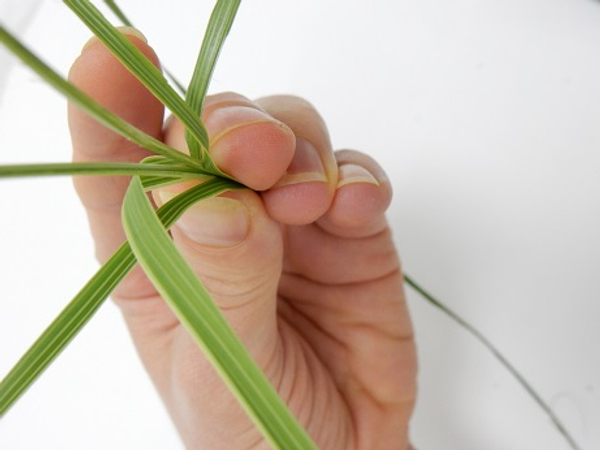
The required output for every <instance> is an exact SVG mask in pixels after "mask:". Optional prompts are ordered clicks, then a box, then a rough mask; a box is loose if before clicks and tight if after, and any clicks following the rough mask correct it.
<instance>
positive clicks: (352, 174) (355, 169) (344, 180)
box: [337, 164, 379, 188]
mask: <svg viewBox="0 0 600 450" xmlns="http://www.w3.org/2000/svg"><path fill="white" fill-rule="evenodd" d="M354 183H370V184H374V185H375V186H379V182H378V181H377V179H376V178H375V177H374V176H373V174H372V173H371V172H369V171H368V170H367V169H365V168H364V167H362V166H359V165H358V164H342V165H341V166H340V168H339V179H338V185H337V187H338V188H340V187H342V186H346V185H348V184H354Z"/></svg>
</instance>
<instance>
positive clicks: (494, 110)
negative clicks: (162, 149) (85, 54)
mask: <svg viewBox="0 0 600 450" xmlns="http://www.w3.org/2000/svg"><path fill="white" fill-rule="evenodd" d="M4 2H7V0H4ZM12 3H13V5H14V4H17V3H19V2H17V1H14V2H12ZM40 3H42V6H41V7H40V9H39V11H38V13H37V15H36V16H35V18H34V19H33V20H32V21H31V23H30V24H29V28H28V29H27V31H26V32H22V35H23V38H24V39H25V40H26V42H27V43H28V44H29V45H30V46H31V47H32V48H34V49H35V50H36V52H38V53H39V54H43V55H45V57H46V59H47V60H48V61H50V62H51V63H52V65H53V66H54V67H56V68H57V69H58V70H59V71H61V72H62V73H66V72H67V71H68V67H69V65H70V62H71V61H72V60H73V59H74V58H75V57H76V56H77V54H78V53H79V49H80V47H81V46H82V44H83V43H84V42H85V40H86V39H87V37H88V32H87V30H85V29H84V27H83V26H82V25H79V24H78V22H77V19H76V18H75V17H74V16H73V15H72V14H71V13H70V11H69V10H68V9H67V8H66V7H64V6H63V5H62V4H61V3H60V2H59V1H57V0H55V1H51V0H47V1H45V2H40ZM121 3H122V6H123V8H124V9H125V10H126V11H128V12H129V13H130V15H131V17H132V18H133V20H134V22H135V23H136V24H137V25H138V27H139V28H140V29H142V30H143V31H144V32H145V33H146V35H147V36H148V38H149V41H150V44H152V45H153V46H154V47H155V49H156V50H157V52H158V54H159V55H161V57H162V59H163V62H164V64H165V65H166V66H167V67H168V68H169V69H170V70H172V71H173V72H175V73H177V74H179V75H180V78H182V79H184V80H185V79H187V77H188V75H189V73H190V72H191V69H192V67H193V63H194V58H195V55H196V49H197V46H198V45H199V42H200V39H201V36H202V33H203V29H204V26H205V22H206V18H207V16H208V13H209V9H210V8H211V6H212V2H209V1H202V2H200V1H190V0H187V1H184V0H177V1H174V0H170V1H169V2H158V1H142V0H137V1H133V0H122V2H121ZM1 5H2V8H0V13H2V14H5V17H2V19H3V20H6V21H8V22H9V25H10V21H9V19H8V16H6V14H8V13H7V11H9V9H8V7H9V6H10V2H7V3H2V4H1ZM11 17H12V18H13V19H11V20H16V19H15V16H14V14H12V16H11ZM7 69H8V63H7V58H6V55H3V56H0V72H2V73H6V71H7ZM599 80H600V2H597V1H592V0H504V1H492V0H455V1H453V2H447V1H443V0H421V1H418V2H414V1H407V0H402V1H392V0H388V1H383V0H380V1H377V0H372V1H357V0H352V1H349V0H346V1H344V2H341V1H338V2H333V1H326V0H310V1H307V0H304V1H301V2H299V1H295V2H292V1H275V0H263V1H251V0H246V1H245V2H244V3H243V5H242V7H241V9H240V12H239V15H238V19H237V20H236V24H235V25H234V32H233V35H232V36H231V38H230V40H229V41H228V44H227V46H226V48H225V52H224V55H223V57H222V58H221V60H220V63H219V65H218V70H217V72H216V74H215V78H214V82H213V85H212V90H213V91H221V90H235V91H240V92H242V93H244V94H246V95H248V96H251V97H252V96H259V95H265V94H269V93H279V92H288V93H294V94H298V95H302V96H305V97H306V98H308V99H310V100H311V101H312V102H313V103H314V104H315V105H316V106H317V107H318V108H319V109H320V111H321V112H322V114H323V116H324V117H325V119H326V120H327V122H328V123H329V126H330V130H331V135H332V140H333V142H334V145H335V146H336V147H338V148H340V147H352V148H357V149H361V150H364V151H366V152H368V153H370V154H372V155H373V156H375V157H376V158H377V159H379V160H380V161H381V162H382V164H383V165H384V167H385V168H386V169H387V171H388V173H389V174H390V176H391V178H392V179H393V183H394V188H395V200H394V203H393V205H392V207H391V210H390V218H391V222H392V224H393V228H394V231H395V236H396V240H397V243H398V246H399V248H400V250H401V253H402V257H403V262H404V266H405V269H406V271H407V272H408V273H410V274H411V275H412V276H413V277H414V278H416V279H417V280H419V281H420V282H421V283H422V284H423V285H424V286H426V287H427V288H428V289H429V290H431V291H432V292H433V293H435V294H436V295H438V296H439V297H440V298H441V299H442V300H443V301H444V302H446V303H447V304H448V305H450V306H451V307H452V308H453V309H455V310H456V311H457V312H458V313H459V314H460V315H462V316H463V317H464V318H465V319H467V320H468V321H470V322H471V323H473V324H474V325H475V326H476V327H477V328H479V329H480V330H482V331H483V332H484V334H486V335H487V336H488V337H489V338H490V340H491V341H492V342H494V343H495V344H496V345H497V347H498V348H499V349H501V351H502V352H503V353H504V354H505V355H506V356H507V357H508V358H509V359H510V360H511V361H512V362H513V363H514V365H515V366H516V367H517V368H518V369H519V370H520V371H521V372H522V373H523V375H524V376H525V377H526V378H527V379H528V380H529V381H530V382H531V383H532V384H533V385H534V386H535V387H536V388H537V389H538V391H539V392H540V394H541V396H542V397H543V398H544V399H545V400H546V401H547V402H548V403H549V404H550V405H551V407H552V408H553V409H554V410H555V412H556V413H557V414H558V415H559V416H560V417H561V418H562V420H563V421H564V422H565V424H566V425H567V426H568V428H569V429H570V430H571V431H572V433H573V435H574V436H575V437H576V439H577V440H578V442H579V443H580V445H581V446H582V448H584V449H586V450H593V449H598V448H600V351H599V350H600V276H599V273H600V236H599V230H600V81H599ZM2 82H3V81H2V78H0V83H2ZM4 82H5V86H4V87H5V90H4V92H3V93H2V94H0V95H2V96H1V97H0V102H1V103H0V164H2V163H10V162H28V161H29V162H34V161H67V160H68V159H69V157H70V144H69V139H68V132H67V128H66V121H65V101H64V100H63V99H62V98H60V97H59V96H58V95H57V94H55V93H53V92H52V91H51V90H49V89H48V88H46V87H45V86H44V84H43V83H42V82H41V81H40V80H38V79H37V77H36V76H35V75H33V74H32V73H31V72H30V71H29V70H27V69H25V68H23V67H20V66H19V65H18V64H17V63H14V64H13V67H12V70H11V72H10V77H8V79H5V80H4ZM0 88H1V86H0ZM0 189H1V192H2V196H1V198H2V201H1V202H0V376H3V375H4V374H5V373H6V372H7V371H8V370H9V368H10V367H11V366H12V364H14V362H15V361H16V360H17V358H18V357H19V355H20V354H22V353H23V352H24V351H25V349H26V348H27V347H28V346H29V345H30V344H31V343H32V341H33V340H34V339H35V337H37V335H38V334H39V333H40V332H41V331H42V330H43V328H44V327H45V326H46V325H47V324H48V323H49V322H50V320H51V318H53V317H54V316H55V315H56V314H57V313H58V311H60V309H61V308H62V306H64V305H65V304H66V303H67V301H68V300H69V299H70V297H72V296H73V295H74V294H75V293H76V291H77V290H78V288H79V287H80V286H81V285H82V284H83V283H84V282H85V281H86V279H87V278H88V277H89V276H91V274H92V273H93V272H94V271H95V269H96V264H95V262H94V258H93V249H92V244H91V240H90V238H89V235H88V232H87V224H86V222H85V218H84V215H83V211H82V210H81V208H80V207H79V205H78V202H77V200H76V198H75V195H74V193H73V191H72V188H71V184H70V181H69V180H68V179H60V180H59V179H52V180H43V181H39V180H18V181H17V180H1V181H0ZM409 301H410V307H411V310H412V313H413V317H414V322H415V326H416V332H417V339H418V346H419V356H420V376H419V385H420V397H419V402H418V405H417V410H416V414H415V417H414V421H413V425H412V430H413V441H414V443H415V445H416V446H417V448H419V449H421V450H423V449H426V450H427V449H432V450H438V449H439V450H455V449H456V450H531V449H535V450H537V449H546V450H562V449H567V448H568V446H567V445H566V444H565V442H564V440H563V439H562V438H561V436H560V435H559V434H558V433H557V431H556V430H555V429H554V428H553V426H552V425H551V424H550V422H549V420H548V419H547V417H546V416H544V414H543V413H542V412H541V411H540V409H539V408H538V407H537V406H536V405H535V404H534V403H533V402H532V400H531V399H530V398H529V397H528V396H527V395H526V394H525V393H524V391H523V389H521V387H520V386H519V385H517V383H516V382H515V380H514V379H513V378H512V377H511V376H510V375H509V374H508V373H507V372H506V370H505V369H504V368H503V367H502V366H500V365H499V364H498V362H497V361H496V360H494V359H493V358H492V357H491V356H490V354H489V353H488V352H487V351H486V350H484V349H483V348H482V347H481V345H480V344H479V343H478V342H476V341H475V340H474V339H473V338H472V337H471V336H469V335H468V334H466V333H465V332H464V331H463V330H462V329H461V328H459V327H458V326H457V325H455V324H454V323H452V322H451V321H450V320H449V319H447V318H446V317H445V316H443V315H442V314H441V313H440V312H438V311H437V310H435V309H433V308H432V307H430V306H429V305H428V304H426V303H425V302H424V301H423V300H422V299H421V298H419V297H418V296H417V295H415V294H414V293H412V292H410V291H409ZM0 448H2V449H6V450H13V449H15V450H17V449H18V450H33V449H36V450H37V449H42V448H43V449H46V450H55V449H56V450H58V449H60V450H71V449H73V450H74V449H89V450H92V449H119V450H120V449H123V450H125V449H128V450H129V449H157V450H158V449H178V448H181V444H180V443H179V440H178V437H177V435H176V434H175V432H174V430H173V427H172V425H171V424H170V422H169V419H168V417H167V416H166V414H165V412H164V410H163V407H162V405H161V404H160V402H159V400H158V398H157V397H156V395H155V393H154V390H153V387H152V386H151V384H150V383H149V381H148V380H147V378H146V375H145V373H144V372H143V370H142V369H141V367H140V364H139V362H138V360H137V357H136V355H135V353H134V351H133V349H132V346H131V344H130V342H129V338H128V336H127V333H126V330H125V327H124V325H123V323H122V321H121V317H120V315H119V312H118V310H117V308H116V307H115V306H114V305H112V304H111V303H107V304H106V305H105V306H104V307H103V308H102V309H101V311H100V312H99V314H98V315H97V316H96V317H94V319H93V320H92V322H91V323H90V325H89V326H88V327H87V328H86V329H85V330H84V331H83V333H82V334H81V335H80V336H78V337H77V339H76V340H75V342H74V343H73V344H72V345H71V346H70V347H69V348H68V349H67V350H66V351H65V352H64V353H63V354H62V355H61V356H60V358H59V359H58V360H57V362H56V363H55V364H54V365H53V366H52V367H51V368H50V369H49V370H48V372H47V373H46V374H45V375H44V376H43V377H42V378H41V379H40V381H39V382H38V383H37V384H36V385H35V386H34V387H33V388H32V389H31V390H30V391H29V392H28V393H27V394H26V395H25V396H24V397H23V399H22V400H21V401H20V402H19V403H18V404H17V405H16V406H15V407H14V409H13V410H11V411H10V413H9V414H8V415H7V416H6V417H5V418H4V419H3V420H2V422H0Z"/></svg>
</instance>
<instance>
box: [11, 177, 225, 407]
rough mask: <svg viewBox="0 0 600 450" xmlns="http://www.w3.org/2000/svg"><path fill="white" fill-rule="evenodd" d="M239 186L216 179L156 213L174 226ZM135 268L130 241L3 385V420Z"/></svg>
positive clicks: (32, 348) (44, 334) (64, 311)
mask: <svg viewBox="0 0 600 450" xmlns="http://www.w3.org/2000/svg"><path fill="white" fill-rule="evenodd" d="M235 187H236V184H235V183H233V182H232V181H229V180H222V179H213V180H210V181H207V182H206V183H203V184H201V185H198V186H195V187H193V188H191V189H189V190H187V191H186V192H184V193H182V194H180V195H178V196H177V197H175V198H173V199H172V200H170V201H169V202H167V203H165V204H164V205H163V206H162V207H161V208H160V209H158V211H157V212H156V213H157V215H158V218H159V220H160V221H161V222H162V223H163V224H164V226H166V227H170V226H171V225H173V223H175V221H176V220H177V218H178V217H179V216H181V214H183V212H184V211H185V210H186V209H187V208H189V207H190V206H191V205H193V204H194V203H195V202H197V201H198V200H200V199H203V198H207V197H212V196H214V195H218V194H220V193H221V192H224V191H226V190H229V189H232V188H235ZM134 265H135V256H134V255H133V253H132V252H131V247H130V246H129V244H128V243H127V242H126V243H124V244H123V245H122V246H121V247H120V248H119V249H118V250H117V251H116V252H115V254H114V255H113V256H112V257H111V258H110V259H109V260H108V261H107V262H106V263H105V264H104V265H103V266H102V267H101V268H100V270H98V272H97V273H96V274H95V275H94V276H93V277H92V278H91V279H90V281H89V282H88V283H87V284H86V285H85V286H84V287H83V289H81V291H80V292H79V293H78V294H77V295H76V296H75V298H74V299H73V300H72V301H71V302H70V303H69V304H68V305H67V306H66V307H65V309H64V310H63V311H62V312H61V313H60V314H59V315H58V317H57V318H56V319H55V320H54V321H53V322H52V323H51V324H50V326H49V327H48V328H47V329H46V330H45V331H44V333H43V334H42V335H41V336H40V337H39V338H38V339H37V340H36V341H35V343H34V344H33V345H32V346H31V347H30V348H29V350H27V352H26V353H25V354H24V355H23V356H22V357H21V359H20V360H19V361H18V362H17V364H16V365H15V366H14V367H13V368H12V369H11V371H10V372H9V373H8V374H7V375H6V377H5V378H4V379H3V380H2V382H0V417H2V416H3V415H4V414H5V413H6V412H7V411H8V409H9V408H10V407H11V406H12V405H13V404H14V403H15V402H16V401H17V400H18V398H19V397H20V396H21V395H22V394H23V393H24V392H25V391H26V390H27V389H28V388H29V387H30V386H31V385H32V384H33V382H34V381H35V380H36V379H37V378H38V377H39V376H40V375H41V374H42V373H43V371H44V370H45V369H46V368H47V367H48V365H50V363H51V362H52V361H54V359H55V358H56V357H57V356H58V355H59V353H60V352H61V351H62V350H63V349H64V348H65V347H66V346H67V345H68V344H69V342H71V340H72V339H73V338H74V337H75V335H76V334H77V333H78V332H79V331H80V330H81V329H82V328H83V326H84V325H85V324H86V323H87V322H88V320H89V319H90V318H91V317H92V316H93V314H94V313H95V312H96V311H97V310H98V308H99V307H100V306H101V305H102V303H103V302H104V300H105V299H106V298H107V297H108V296H109V295H110V294H111V292H112V291H113V290H114V288H115V287H116V286H117V285H118V284H119V283H120V282H121V280H122V279H123V278H124V277H125V276H126V275H127V274H128V273H129V271H130V270H131V269H132V268H133V267H134Z"/></svg>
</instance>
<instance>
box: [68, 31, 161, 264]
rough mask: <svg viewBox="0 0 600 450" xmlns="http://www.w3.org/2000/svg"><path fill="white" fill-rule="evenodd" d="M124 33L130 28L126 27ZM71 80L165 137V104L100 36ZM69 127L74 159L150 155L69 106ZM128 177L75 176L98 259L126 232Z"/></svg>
mask: <svg viewBox="0 0 600 450" xmlns="http://www.w3.org/2000/svg"><path fill="white" fill-rule="evenodd" d="M123 32H124V33H131V30H129V29H124V30H123ZM127 37H128V39H129V40H130V41H131V42H133V43H134V45H136V47H138V48H139V49H140V50H141V51H142V53H144V54H145V55H146V56H147V57H148V58H149V59H150V60H151V61H152V62H153V63H154V64H155V65H157V66H158V60H157V58H156V55H155V54H154V52H153V51H152V49H151V48H150V47H148V45H147V44H146V43H145V42H144V40H143V39H142V38H140V36H139V35H138V34H127ZM69 79H70V81H71V82H72V83H74V84H75V85H76V86H78V87H79V88H80V89H81V90H83V91H84V92H86V93H87V94H88V95H90V96H91V97H92V98H94V99H95V100H97V101H98V102H99V103H100V104H102V105H103V106H104V107H106V108H107V109H109V110H111V111H112V112H113V113H115V114H116V115H118V116H120V117H122V118H123V119H125V120H126V121H128V122H130V123H131V124H133V125H134V126H136V127H137V128H140V129H141V130H143V131H145V132H146V133H148V134H150V135H152V136H154V137H155V138H160V137H161V135H162V118H163V107H162V105H161V103H160V102H159V101H158V100H156V98H154V96H153V95H152V94H151V93H150V92H148V90H147V89H146V88H145V87H144V86H143V85H142V84H141V83H140V82H139V81H137V80H136V79H135V77H134V76H133V75H131V74H130V73H129V72H128V71H127V69H125V68H124V67H123V66H122V64H121V63H120V62H119V61H118V60H117V59H116V58H115V57H114V56H112V55H111V53H110V52H109V51H108V49H107V48H106V47H105V46H104V45H103V44H102V43H101V42H100V41H99V40H97V39H92V40H91V41H90V42H89V43H88V44H87V45H86V46H85V47H84V49H83V51H82V53H81V55H80V56H79V58H78V59H77V60H76V61H75V63H74V64H73V66H72V68H71V71H70V73H69ZM69 126H70V129H71V139H72V142H73V159H74V160H75V161H81V162H87V161H124V162H125V161H126V162H137V161H139V160H141V159H142V158H144V157H145V156H148V155H149V152H148V151H147V150H144V149H142V148H140V147H138V146H136V145H134V144H132V143H131V142H129V141H128V140H126V139H125V138H123V137H121V136H119V135H117V134H116V133H114V132H112V131H110V130H109V129H107V128H106V127H105V126H104V125H102V124H100V123H99V122H97V121H96V120H95V119H93V118H92V117H90V116H89V115H87V114H86V113H85V112H83V111H82V110H81V109H79V108H78V107H76V106H74V105H73V104H69ZM128 183H129V179H128V177H122V176H121V177H110V178H109V177H90V176H86V177H76V178H75V180H74V184H75V188H76V190H77V193H78V194H79V196H80V198H81V200H82V202H83V204H84V206H85V207H86V209H87V213H88V215H89V218H90V226H91V228H92V233H93V235H94V238H95V241H96V248H97V254H98V258H99V259H100V261H105V260H106V259H107V258H108V257H109V256H110V255H111V254H112V253H113V251H114V250H115V249H116V248H117V246H118V245H120V244H121V243H122V242H123V241H124V239H125V236H124V234H123V231H122V227H121V219H120V210H121V203H122V199H123V195H124V193H125V190H126V188H127V185H128Z"/></svg>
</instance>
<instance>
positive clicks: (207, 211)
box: [159, 191, 250, 247]
mask: <svg viewBox="0 0 600 450" xmlns="http://www.w3.org/2000/svg"><path fill="white" fill-rule="evenodd" d="M174 195H175V194H173V193H171V192H168V191H161V192H159V196H160V199H161V200H162V201H163V202H167V201H168V200H170V199H171V198H172V197H173V196H174ZM177 226H178V227H179V228H180V229H181V230H182V231H183V232H184V233H185V234H186V235H187V236H188V237H189V238H190V239H192V240H193V241H194V242H197V243H198V244H201V245H206V246H210V247H232V246H234V245H236V244H239V243H240V242H242V241H243V240H244V239H245V238H246V236H247V235H248V231H249V230H250V216H249V214H248V210H247V208H246V207H245V206H244V205H243V204H242V202H240V201H238V200H236V199H233V198H228V197H213V198H208V199H205V200H202V201H200V202H198V203H196V204H195V205H194V206H192V207H191V208H189V209H188V210H187V211H186V212H185V213H184V214H183V215H182V216H181V218H180V219H179V220H178V221H177Z"/></svg>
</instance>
